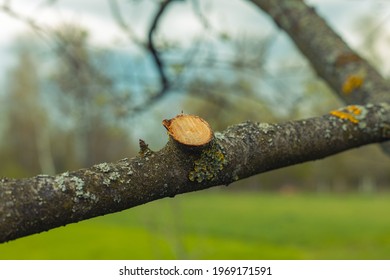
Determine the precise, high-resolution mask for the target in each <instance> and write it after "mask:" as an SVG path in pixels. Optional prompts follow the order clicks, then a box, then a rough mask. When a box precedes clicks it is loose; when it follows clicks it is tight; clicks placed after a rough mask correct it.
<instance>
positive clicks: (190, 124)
mask: <svg viewBox="0 0 390 280" xmlns="http://www.w3.org/2000/svg"><path fill="white" fill-rule="evenodd" d="M163 125H164V127H165V128H166V129H167V131H168V133H169V135H170V136H171V137H172V138H173V139H174V140H175V141H177V142H179V143H180V144H183V145H185V146H189V147H202V146H204V145H207V144H208V143H210V141H211V140H212V139H213V132H212V129H211V127H210V125H209V124H208V123H207V122H206V121H205V120H204V119H202V118H200V117H198V116H195V115H185V114H180V115H177V116H176V117H174V118H173V119H170V120H163Z"/></svg>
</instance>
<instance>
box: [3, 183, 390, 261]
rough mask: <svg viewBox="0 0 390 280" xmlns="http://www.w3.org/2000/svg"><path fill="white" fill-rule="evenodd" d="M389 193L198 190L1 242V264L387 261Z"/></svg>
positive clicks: (389, 240) (389, 253)
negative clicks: (46, 261)
mask: <svg viewBox="0 0 390 280" xmlns="http://www.w3.org/2000/svg"><path fill="white" fill-rule="evenodd" d="M389 213H390V195H388V194H387V195H383V194H382V195H379V194H377V195H365V196H364V195H357V194H348V195H330V194H329V195H316V194H310V195H309V194H295V195H290V196H286V195H281V194H268V193H248V192H247V193H235V192H223V191H215V190H214V191H213V190H209V191H202V192H199V193H192V194H185V195H180V196H177V197H175V198H174V199H163V200H160V201H156V202H153V203H148V204H146V205H143V206H139V207H136V208H133V209H129V210H126V211H123V212H121V213H115V214H111V215H107V216H104V217H98V218H94V219H91V220H88V221H83V222H80V223H77V224H72V225H68V226H66V227H61V228H58V229H54V230H50V231H49V232H45V233H41V234H36V235H33V236H29V237H24V238H21V239H18V240H15V241H11V242H8V243H5V244H0V259H390V217H389Z"/></svg>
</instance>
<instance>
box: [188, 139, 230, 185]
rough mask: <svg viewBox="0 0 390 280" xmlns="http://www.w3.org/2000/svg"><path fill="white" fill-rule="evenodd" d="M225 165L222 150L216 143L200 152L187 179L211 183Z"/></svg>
mask: <svg viewBox="0 0 390 280" xmlns="http://www.w3.org/2000/svg"><path fill="white" fill-rule="evenodd" d="M225 164H226V159H225V154H224V152H223V149H222V148H221V147H220V146H219V145H218V144H217V143H213V144H212V145H211V146H210V147H209V148H207V149H204V150H203V151H202V153H201V155H200V157H199V159H197V160H195V162H194V169H193V170H192V171H191V172H190V173H189V175H188V179H189V180H190V181H192V182H195V181H196V182H198V183H201V182H203V181H211V180H213V179H215V178H216V177H217V174H218V172H219V171H221V170H222V169H223V167H224V166H225Z"/></svg>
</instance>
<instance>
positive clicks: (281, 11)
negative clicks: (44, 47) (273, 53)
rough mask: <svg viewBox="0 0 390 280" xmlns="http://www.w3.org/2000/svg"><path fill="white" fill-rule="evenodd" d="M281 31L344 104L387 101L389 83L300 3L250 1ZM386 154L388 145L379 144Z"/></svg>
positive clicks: (389, 146)
mask: <svg viewBox="0 0 390 280" xmlns="http://www.w3.org/2000/svg"><path fill="white" fill-rule="evenodd" d="M250 1H251V2H252V3H254V4H255V5H256V6H258V7H259V8H261V9H262V10H263V11H265V12H266V13H268V14H269V15H270V16H271V17H272V19H273V20H274V21H275V23H276V24H277V25H278V26H279V27H280V28H282V29H283V30H285V31H286V32H287V33H288V35H289V36H290V37H291V39H292V40H293V41H294V43H295V45H296V46H297V47H298V48H299V50H300V51H301V52H302V53H303V54H304V55H305V56H306V58H307V59H308V60H309V62H310V63H311V65H312V66H313V69H314V70H315V71H316V72H317V74H318V75H319V76H320V77H321V78H322V79H324V80H325V81H326V82H327V83H328V85H329V86H330V87H332V88H333V90H334V91H335V93H336V94H337V95H338V96H339V97H340V98H341V99H342V100H343V101H344V102H345V103H346V104H367V103H369V102H371V103H379V102H387V103H388V104H390V94H389V92H390V83H389V82H388V81H387V80H386V79H384V78H383V77H382V76H381V75H380V74H379V73H378V72H377V71H376V69H374V68H373V67H372V66H371V65H370V64H369V63H368V62H367V61H366V60H365V59H364V58H362V57H361V56H360V55H359V54H357V53H356V52H355V51H353V50H352V49H351V48H350V47H349V46H348V45H347V44H346V43H345V42H344V41H343V40H342V38H341V37H340V36H339V35H337V34H336V33H335V32H334V31H333V29H332V28H330V27H329V26H328V25H327V23H326V22H325V21H324V20H323V19H322V18H321V17H320V16H318V15H317V13H316V12H315V10H314V9H313V8H311V7H308V6H307V5H306V4H305V3H304V2H303V1H302V0H291V1H268V0H250ZM382 148H383V149H384V150H385V151H386V152H387V153H388V154H389V155H390V144H389V143H386V144H384V145H382Z"/></svg>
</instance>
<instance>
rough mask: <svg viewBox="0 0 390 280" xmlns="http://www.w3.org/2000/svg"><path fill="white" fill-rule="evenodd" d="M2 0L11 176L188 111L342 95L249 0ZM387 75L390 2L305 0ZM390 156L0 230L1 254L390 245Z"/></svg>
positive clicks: (240, 109) (313, 104) (206, 252)
mask: <svg viewBox="0 0 390 280" xmlns="http://www.w3.org/2000/svg"><path fill="white" fill-rule="evenodd" d="M160 2H161V1H157V0H148V1H136V0H128V1H125V0H122V1H120V0H116V1H113V0H108V1H104V0H99V1H96V0H94V1H92V0H87V1H82V2H81V1H73V0H46V1H44V0H41V1H27V0H8V1H6V0H3V1H2V3H1V2H0V5H1V6H0V25H1V26H2V31H1V33H2V36H1V38H0V61H1V62H2V63H1V65H0V85H1V87H0V88H1V89H2V90H1V91H0V159H1V160H0V176H3V177H11V178H23V177H29V176H34V175H37V174H50V175H52V174H57V173H61V172H65V171H67V170H75V169H78V168H82V167H89V166H91V165H93V164H96V163H99V162H104V161H117V160H120V159H121V158H125V157H129V158H130V157H133V156H136V155H137V153H138V147H137V144H138V139H140V138H142V139H144V140H145V141H146V142H147V143H148V144H149V145H150V147H151V148H152V149H153V150H158V149H160V148H162V147H163V146H164V144H165V143H166V141H167V135H166V133H165V129H164V128H163V127H162V125H161V121H162V119H167V118H171V117H173V116H175V115H176V114H178V113H180V112H181V111H184V112H185V113H191V114H198V115H200V116H202V117H203V118H204V119H206V120H207V121H209V123H210V124H211V126H212V127H213V128H214V130H223V129H225V128H226V127H227V126H228V125H231V124H235V123H238V122H241V121H245V120H248V119H250V120H254V121H260V122H282V121H286V120H294V119H300V118H308V117H311V116H317V115H321V114H325V113H327V112H329V111H330V110H332V109H334V108H337V107H341V106H342V103H341V102H340V101H339V100H338V99H337V98H335V97H334V96H333V95H332V92H331V90H330V89H329V88H328V87H327V85H326V84H325V83H324V82H323V81H321V80H319V79H318V77H317V76H316V75H315V73H313V71H312V70H311V69H310V66H309V63H308V62H307V61H306V59H305V58H304V57H302V56H301V55H300V53H299V52H298V51H297V50H296V48H295V47H294V45H293V43H292V42H291V41H290V40H289V38H288V37H287V36H286V34H284V33H283V32H282V31H280V30H278V29H277V28H276V27H275V26H274V24H273V23H272V22H271V21H270V19H269V18H268V16H267V15H266V14H264V13H263V12H262V11H260V10H258V9H257V8H256V7H254V5H252V4H251V3H250V1H244V0H232V1H222V0H209V1H205V0H187V1H173V2H172V3H171V4H170V6H169V8H167V10H165V11H164V14H163V16H162V17H161V18H160V19H159V22H158V26H157V29H156V30H155V31H154V34H153V37H154V43H155V47H156V49H157V50H158V53H159V57H160V59H161V62H162V64H163V68H162V69H163V71H164V76H165V77H166V79H167V80H168V83H169V87H168V88H167V89H165V90H162V86H161V69H160V71H159V69H158V68H157V67H156V64H155V60H154V59H153V55H152V54H151V52H150V49H149V48H148V34H149V33H150V26H151V25H152V22H153V19H155V18H156V13H157V12H158V9H159V7H160V4H161V3H160ZM306 2H307V3H309V4H310V5H312V6H314V7H315V9H316V10H317V11H318V13H319V14H320V15H322V16H323V17H324V18H325V19H326V20H327V22H328V23H329V24H330V25H331V26H332V27H333V28H334V29H335V30H336V31H337V32H338V33H339V34H340V35H341V36H342V37H343V39H344V40H346V41H347V42H348V43H349V44H350V45H351V46H352V47H353V48H354V49H355V50H356V51H357V52H358V53H359V54H361V55H362V56H364V57H365V58H366V59H368V60H369V61H370V62H371V63H372V64H373V65H374V66H375V67H376V68H377V69H378V70H379V71H380V72H381V74H382V75H383V76H384V77H388V76H389V73H390V63H389V62H388V59H387V57H388V52H389V49H390V2H388V1H379V0H375V1H347V0H344V1H325V0H322V1H320V0H318V1H306ZM389 167H390V158H389V157H387V156H385V155H384V154H383V153H382V152H381V150H380V148H379V147H378V146H377V145H370V146H366V147H362V148H359V149H355V150H351V151H348V152H345V153H342V154H340V155H336V156H333V157H330V158H327V159H324V160H319V161H315V162H309V163H305V164H300V165H296V166H292V167H288V168H284V169H281V170H275V171H272V172H268V173H265V174H261V175H258V176H254V177H251V178H248V179H246V180H242V181H239V182H236V183H234V184H232V185H230V186H228V187H225V186H223V187H215V188H212V189H210V190H206V191H202V192H198V193H191V194H185V195H180V196H177V197H175V198H173V199H171V198H169V199H163V200H160V201H155V202H152V203H148V204H146V205H143V206H139V207H136V208H133V209H129V210H126V211H123V212H120V213H115V214H110V215H107V216H103V217H98V218H94V219H91V220H88V221H83V222H79V223H77V224H72V225H67V226H65V227H62V228H58V229H54V230H50V231H49V232H45V233H41V234H37V235H33V236H29V237H24V238H21V239H18V240H15V241H11V242H8V243H6V244H0V259H389V258H390V218H389V216H388V215H387V213H389V210H390V204H389V199H390V193H389V190H390V168H389Z"/></svg>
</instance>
